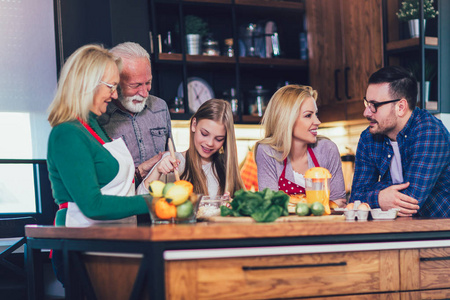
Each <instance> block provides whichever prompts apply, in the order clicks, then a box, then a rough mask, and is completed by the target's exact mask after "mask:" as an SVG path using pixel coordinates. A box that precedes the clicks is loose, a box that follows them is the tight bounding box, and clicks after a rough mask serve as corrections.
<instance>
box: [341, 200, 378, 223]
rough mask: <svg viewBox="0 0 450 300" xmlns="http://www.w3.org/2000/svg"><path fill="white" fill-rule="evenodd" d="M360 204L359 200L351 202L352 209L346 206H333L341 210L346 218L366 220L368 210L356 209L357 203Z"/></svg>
mask: <svg viewBox="0 0 450 300" xmlns="http://www.w3.org/2000/svg"><path fill="white" fill-rule="evenodd" d="M360 204H361V201H359V200H357V201H355V202H354V203H353V209H348V208H335V209H334V210H335V211H342V212H343V213H344V215H345V219H346V220H352V221H354V220H355V219H356V220H358V221H367V219H368V218H369V211H370V210H368V209H358V207H359V205H360Z"/></svg>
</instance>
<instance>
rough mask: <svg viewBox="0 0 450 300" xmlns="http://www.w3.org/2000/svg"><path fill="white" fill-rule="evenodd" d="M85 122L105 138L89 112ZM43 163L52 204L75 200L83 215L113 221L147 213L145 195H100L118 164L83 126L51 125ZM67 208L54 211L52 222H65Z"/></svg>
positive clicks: (69, 123) (77, 123) (74, 124)
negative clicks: (45, 161) (51, 195)
mask: <svg viewBox="0 0 450 300" xmlns="http://www.w3.org/2000/svg"><path fill="white" fill-rule="evenodd" d="M88 123H89V125H90V126H91V127H92V128H93V129H94V131H95V132H96V133H97V134H98V135H99V136H100V137H101V138H102V139H103V140H104V141H108V140H109V138H108V137H107V136H106V134H105V133H104V132H103V130H102V129H101V127H100V126H99V125H98V123H97V116H96V115H95V114H93V113H91V114H90V115H89V120H88ZM47 165H48V172H49V178H50V182H51V184H52V191H53V197H54V198H55V202H56V204H58V205H59V204H61V203H65V202H75V203H76V204H77V205H78V207H79V208H80V210H81V211H82V212H83V214H84V215H85V216H87V217H89V218H91V219H94V220H116V219H121V218H125V217H129V216H133V215H136V214H145V213H148V208H147V204H146V203H145V198H147V199H151V196H150V195H139V196H131V197H126V196H110V195H102V193H101V191H100V189H101V188H102V187H104V186H105V185H107V184H108V183H109V182H110V181H112V180H113V178H114V177H115V176H116V175H117V173H118V171H119V164H118V162H117V160H116V159H115V158H114V157H113V156H112V155H111V154H110V153H109V151H108V150H106V149H105V148H104V147H103V146H102V145H101V144H100V143H99V142H98V141H97V140H96V139H95V138H94V137H93V136H92V135H91V134H90V133H89V132H88V131H87V130H86V128H84V126H83V125H82V124H81V123H80V122H78V121H77V120H76V121H69V122H65V123H62V124H59V125H57V126H55V127H54V128H53V129H52V131H51V133H50V137H49V141H48V153H47ZM66 211H67V209H62V210H59V211H58V212H57V213H56V220H55V224H56V225H60V226H61V225H65V221H66Z"/></svg>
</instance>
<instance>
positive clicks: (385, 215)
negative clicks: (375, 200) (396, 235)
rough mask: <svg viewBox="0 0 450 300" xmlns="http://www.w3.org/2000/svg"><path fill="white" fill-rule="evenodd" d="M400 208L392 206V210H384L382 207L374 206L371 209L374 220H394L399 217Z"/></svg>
mask: <svg viewBox="0 0 450 300" xmlns="http://www.w3.org/2000/svg"><path fill="white" fill-rule="evenodd" d="M399 211H400V208H391V209H390V210H386V211H383V210H381V208H374V209H372V210H371V211H370V214H371V215H372V218H373V219H374V220H394V219H395V218H397V215H398V212H399Z"/></svg>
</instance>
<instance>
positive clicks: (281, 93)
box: [255, 85, 346, 207]
mask: <svg viewBox="0 0 450 300" xmlns="http://www.w3.org/2000/svg"><path fill="white" fill-rule="evenodd" d="M316 99H317V91H315V90H313V89H312V88H311V87H309V86H302V85H287V86H284V87H282V88H281V89H279V90H278V91H277V92H275V94H274V95H273V96H272V98H271V99H270V102H269V104H268V106H267V109H266V112H265V114H264V117H263V120H262V126H263V128H264V130H265V136H264V138H263V139H262V140H260V141H258V142H257V144H256V147H255V154H256V155H255V159H256V164H257V166H258V185H259V189H260V190H263V189H264V188H270V189H272V190H276V191H277V190H282V191H284V192H286V193H287V194H288V195H295V194H305V179H304V174H305V172H306V171H307V170H308V169H310V168H312V167H319V166H320V167H324V168H326V169H328V170H329V171H330V173H331V174H332V178H331V183H330V186H331V194H330V200H333V201H334V202H336V204H338V205H339V206H341V207H342V206H344V205H345V202H346V200H345V186H344V177H343V174H342V164H341V160H340V155H339V150H338V148H337V146H336V145H335V144H334V143H333V142H332V141H330V140H329V139H326V138H323V137H318V136H317V129H318V128H319V125H320V123H321V122H320V121H319V119H318V117H317V105H316Z"/></svg>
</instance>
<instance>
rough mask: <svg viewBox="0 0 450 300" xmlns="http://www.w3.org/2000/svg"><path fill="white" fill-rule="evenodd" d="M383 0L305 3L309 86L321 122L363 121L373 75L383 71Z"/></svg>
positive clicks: (337, 0)
mask: <svg viewBox="0 0 450 300" xmlns="http://www.w3.org/2000/svg"><path fill="white" fill-rule="evenodd" d="M381 1H382V0H320V1H317V0H306V13H307V21H308V35H309V39H308V43H309V44H308V46H309V48H310V55H309V68H310V82H311V85H312V86H313V88H315V89H317V90H318V92H319V99H320V101H319V102H318V104H319V116H320V118H321V121H322V122H331V121H340V120H349V119H362V118H363V116H362V114H363V111H364V105H363V102H362V101H361V99H362V98H363V97H364V95H365V90H366V88H367V81H368V78H369V77H370V75H371V74H372V73H373V72H375V71H376V70H377V69H379V68H381V67H382V63H383V39H382V15H381V11H382V10H381V8H382V7H381Z"/></svg>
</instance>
